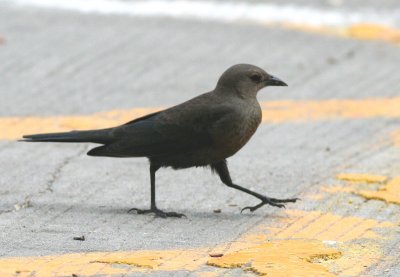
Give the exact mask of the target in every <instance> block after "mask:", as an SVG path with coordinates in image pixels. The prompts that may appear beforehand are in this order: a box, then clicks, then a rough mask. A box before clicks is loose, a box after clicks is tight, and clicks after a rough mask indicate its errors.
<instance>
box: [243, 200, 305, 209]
mask: <svg viewBox="0 0 400 277" xmlns="http://www.w3.org/2000/svg"><path fill="white" fill-rule="evenodd" d="M297 200H300V199H299V198H289V199H277V198H270V197H264V198H263V199H262V200H261V203H260V204H258V205H255V206H249V207H244V208H243V209H242V210H241V212H240V213H243V211H245V210H249V211H250V212H254V211H255V210H257V209H259V208H261V207H262V206H264V205H270V206H273V207H278V208H285V204H282V203H295V202H296V201H297Z"/></svg>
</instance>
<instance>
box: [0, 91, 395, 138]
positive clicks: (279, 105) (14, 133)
mask: <svg viewBox="0 0 400 277" xmlns="http://www.w3.org/2000/svg"><path fill="white" fill-rule="evenodd" d="M261 107H262V111H263V122H265V123H285V122H294V123H301V122H306V121H319V120H336V119H366V118H400V109H399V107H400V97H394V98H377V99H345V100H309V101H306V100H303V101H295V100H285V101H271V102H263V103H261ZM160 109H161V108H136V109H131V110H114V111H108V112H100V113H95V114H92V115H71V116H48V117H45V116H27V117H2V118H0V139H2V140H14V139H19V138H21V137H22V135H24V134H34V133H45V132H64V131H69V130H83V129H97V128H106V127H112V126H115V125H119V124H122V123H125V122H127V121H129V120H131V119H133V118H137V117H140V116H143V115H146V114H148V113H152V112H155V111H158V110H160Z"/></svg>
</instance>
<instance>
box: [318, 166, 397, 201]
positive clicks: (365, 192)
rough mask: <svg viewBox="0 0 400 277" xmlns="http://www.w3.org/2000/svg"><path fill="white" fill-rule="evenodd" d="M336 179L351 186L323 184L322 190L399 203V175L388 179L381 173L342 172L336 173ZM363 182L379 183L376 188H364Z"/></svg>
mask: <svg viewBox="0 0 400 277" xmlns="http://www.w3.org/2000/svg"><path fill="white" fill-rule="evenodd" d="M337 179H339V180H343V181H346V183H347V184H350V185H352V187H348V186H325V187H323V188H322V191H325V192H329V193H337V192H347V193H354V194H357V195H359V196H362V197H364V198H365V199H375V200H382V201H385V202H386V203H392V204H397V205H400V176H397V177H394V178H392V179H390V178H388V177H386V176H381V175H372V174H349V173H344V174H339V175H337ZM357 184H358V186H357ZM363 184H373V185H375V186H376V185H379V187H378V189H377V190H371V189H370V188H369V187H368V189H365V188H366V187H365V186H364V185H363Z"/></svg>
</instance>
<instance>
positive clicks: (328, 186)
mask: <svg viewBox="0 0 400 277" xmlns="http://www.w3.org/2000/svg"><path fill="white" fill-rule="evenodd" d="M0 36H1V37H3V38H4V39H5V43H3V44H0V60H1V61H2V62H1V63H2V66H0V76H1V82H0V94H1V99H2V100H1V101H0V115H1V118H0V122H2V121H1V120H3V119H13V120H15V125H14V127H15V128H17V126H19V124H21V122H32V124H35V125H39V124H43V126H42V127H43V128H45V129H48V131H52V130H54V129H57V128H65V129H73V128H77V127H79V123H78V122H75V121H74V120H72V119H71V120H69V121H67V122H68V124H67V125H66V126H61V127H60V126H54V125H51V124H48V123H46V122H48V121H45V120H46V119H49V118H50V119H51V118H55V117H56V116H67V117H68V116H75V115H76V116H86V115H92V114H95V113H97V112H109V111H112V110H117V111H125V110H126V109H132V108H149V109H153V108H157V107H166V106H170V105H173V104H176V103H179V102H181V101H184V100H186V99H189V98H191V97H193V96H195V95H198V94H199V93H202V92H204V91H207V90H210V89H212V88H213V86H214V85H215V82H216V80H217V78H218V76H219V74H221V72H223V70H225V68H227V67H228V66H230V65H232V64H235V63H238V62H247V63H253V64H256V65H258V66H260V67H263V68H265V69H267V70H268V71H269V72H271V73H273V74H274V75H276V76H279V77H280V78H281V79H283V80H285V81H287V83H288V84H289V87H288V88H284V89H283V88H270V89H266V90H264V91H262V92H260V94H259V99H260V101H262V102H265V103H269V102H274V103H276V102H278V104H279V103H281V102H279V101H285V100H288V101H289V100H290V101H293V105H294V106H290V107H291V108H290V109H288V111H287V113H289V114H290V113H293V112H295V111H296V108H295V107H298V106H299V105H300V106H301V105H306V104H307V103H310V102H313V103H315V101H317V105H316V106H317V107H319V108H315V107H314V114H315V116H314V117H307V116H306V115H304V116H303V118H302V119H301V120H299V121H296V120H293V118H292V117H290V116H289V117H288V116H286V115H285V114H282V117H281V119H282V120H281V121H280V122H279V123H272V122H268V121H266V122H264V123H263V124H262V125H261V126H260V128H259V130H258V131H257V133H256V135H255V136H254V138H253V139H252V140H251V141H250V142H249V144H248V145H247V146H246V147H245V148H244V149H243V150H241V151H240V152H239V153H238V154H237V155H236V156H235V157H233V158H231V159H229V165H230V168H231V171H232V175H233V176H232V177H233V179H234V180H235V181H236V182H237V183H238V184H241V185H244V186H246V187H249V188H252V189H255V190H257V191H260V192H263V193H265V194H267V195H269V196H273V197H300V198H301V199H302V201H301V202H299V203H296V204H289V205H288V207H287V208H288V209H287V210H286V211H284V210H279V209H276V208H269V207H265V208H262V209H260V210H258V211H257V212H255V213H254V214H250V213H244V214H240V209H241V207H244V206H247V205H252V204H257V200H256V199H253V198H251V197H248V196H246V195H244V194H242V193H240V192H237V191H234V190H232V189H229V188H227V187H226V186H224V185H223V184H221V183H220V181H219V179H218V178H217V176H213V175H212V174H211V173H210V172H209V170H206V169H189V170H184V171H173V170H171V169H163V170H160V171H159V173H157V182H158V183H157V199H158V205H159V206H160V208H163V209H166V210H174V211H177V212H182V213H185V214H186V215H187V219H165V220H163V219H157V218H153V217H152V216H139V215H132V214H127V213H126V211H127V210H128V209H129V208H131V207H134V206H135V207H146V206H147V205H149V184H148V183H149V177H148V175H149V174H148V164H147V161H146V160H145V159H126V160H125V159H108V158H91V157H87V156H86V155H85V152H86V151H87V150H88V149H89V147H90V146H88V145H74V144H67V145H66V144H25V143H18V142H15V141H13V140H6V139H3V140H1V141H0V157H1V158H0V195H1V201H0V209H1V211H0V228H1V237H0V244H1V247H0V255H1V257H2V258H1V259H0V273H1V274H0V275H2V276H8V275H7V274H11V273H13V274H14V273H15V274H22V275H21V276H23V274H27V275H29V274H31V273H32V272H36V274H37V276H46V274H48V275H49V276H51V275H52V274H53V275H57V276H62V275H71V274H78V275H96V274H97V275H102V274H105V275H108V274H109V275H111V274H115V275H123V274H125V275H129V276H130V275H135V276H136V275H140V274H152V275H159V276H165V275H167V274H169V275H171V276H172V275H174V276H175V275H182V276H186V275H194V276H195V275H205V274H209V275H221V276H222V275H231V274H232V275H234V274H236V275H238V276H240V275H242V274H245V271H243V270H247V271H246V274H250V275H252V274H257V272H258V273H260V274H261V273H265V272H267V273H268V268H267V269H265V268H264V267H263V266H260V265H259V264H262V265H264V264H265V259H266V260H267V261H270V259H271V258H270V257H267V258H266V257H264V256H257V255H256V256H254V257H257V258H255V259H256V261H258V260H257V259H260V260H261V261H264V263H255V262H253V264H252V263H251V261H249V260H246V259H247V256H245V255H244V254H243V249H253V247H263V248H260V249H262V251H261V252H262V253H266V252H269V251H270V249H271V248H270V247H273V245H272V246H271V245H268V244H265V243H267V242H268V243H269V242H271V243H272V244H273V243H275V242H276V243H281V244H279V245H278V247H281V249H282V252H287V250H288V249H298V248H302V249H304V248H307V247H306V246H304V245H303V244H301V245H298V243H299V241H301V243H303V242H304V243H311V244H306V245H308V246H309V248H310V249H313V251H314V252H312V253H305V254H304V253H302V254H301V255H303V254H304V255H306V256H304V257H306V258H304V259H310V261H313V262H314V263H311V262H307V263H306V264H305V266H303V268H307V270H309V271H304V272H303V273H302V274H303V276H310V275H312V274H316V275H319V276H322V275H324V274H326V275H327V276H328V275H329V274H338V275H343V276H357V275H361V274H365V275H374V276H382V272H383V275H384V276H398V274H400V267H399V266H398V264H399V262H400V260H399V259H400V258H399V255H398V252H399V248H400V233H399V225H398V224H399V223H400V216H399V214H400V213H399V211H400V207H399V205H398V204H396V203H386V202H385V201H384V200H385V199H377V200H367V198H366V197H363V196H360V194H359V192H361V191H365V190H368V191H374V190H375V191H377V190H378V189H379V188H382V187H383V186H385V185H387V184H388V181H387V180H384V181H382V180H383V179H382V180H381V181H376V180H373V181H371V182H370V181H369V178H371V177H370V175H367V176H362V177H361V181H360V180H359V182H358V183H355V182H348V181H346V180H343V179H342V180H338V179H336V175H337V174H340V173H365V174H375V175H376V174H377V175H382V176H386V177H388V178H389V179H388V180H391V179H392V178H394V177H396V176H398V175H399V170H400V168H399V161H400V158H399V157H400V156H399V153H400V148H399V147H398V137H400V136H399V135H398V132H399V129H400V126H399V116H398V115H397V113H396V112H390V111H388V107H392V106H390V105H391V104H388V103H397V102H390V101H396V100H395V99H397V98H396V97H399V96H400V95H399V91H400V82H399V77H398V74H397V71H398V65H399V63H400V48H399V47H398V46H396V45H394V44H389V43H385V42H382V41H362V40H352V39H345V38H340V37H335V36H327V35H323V34H314V33H307V32H300V31H294V30H289V29H282V28H272V27H266V26H255V25H251V24H244V23H237V24H223V23H215V22H199V21H190V20H172V19H166V18H136V17H129V16H116V15H108V16H106V15H96V14H84V15H83V14H80V13H76V12H65V11H59V10H54V11H49V10H46V9H40V8H26V7H18V6H14V5H5V4H2V6H1V7H0ZM371 98H374V99H378V100H382V99H383V100H385V99H386V100H388V101H389V102H379V101H376V108H377V109H380V110H382V113H381V114H380V115H377V114H376V113H373V112H372V111H371V110H372V109H370V108H368V106H367V108H365V106H363V105H364V104H363V103H364V102H363V101H365V100H366V99H371ZM330 99H339V100H343V101H345V102H340V103H339V104H336V105H337V106H339V107H343V105H346V104H345V103H347V102H346V101H348V100H349V99H353V100H357V101H360V106H357V105H355V106H354V105H353V106H348V107H347V106H346V107H347V108H346V109H347V110H348V111H349V112H348V113H349V114H351V115H352V116H344V115H343V114H346V113H344V112H337V111H335V109H333V111H332V109H331V107H332V105H335V104H326V102H324V101H328V100H330ZM393 99H394V100H393ZM300 101H302V102H300ZM304 103H306V104H304ZM318 103H322V104H320V105H319V104H318ZM324 103H325V104H324ZM279 107H280V106H279ZM279 107H278V108H276V107H275V108H276V109H279ZM307 107H308V106H307ZM358 107H361V108H362V107H364V110H365V111H364V114H366V115H367V116H361V115H360V113H358ZM273 109H274V107H271V106H268V107H266V108H265V110H266V111H269V112H271V111H272V112H273ZM391 109H392V110H395V108H391ZM310 113H313V111H310ZM324 114H325V115H326V114H335V115H336V116H333V117H332V116H331V117H327V116H323V115H324ZM38 116H40V117H41V118H39V119H37V118H36V119H35V120H34V121H29V120H31V119H32V117H38ZM299 116H300V117H301V115H299ZM94 118H96V115H94ZM117 118H118V117H117ZM41 119H42V121H40V120H41ZM94 120H96V119H94ZM99 120H100V119H99ZM41 122H42V123H41ZM50 122H51V121H50ZM121 123H123V122H121ZM7 126H8V127H7V128H5V127H4V126H3V127H1V126H0V128H1V129H0V130H1V132H2V133H7V132H8V131H9V130H10V128H11V129H12V128H13V127H9V125H7ZM396 145H397V146H396ZM396 184H397V183H396ZM396 184H395V186H397V185H396ZM398 187H400V184H399V185H398ZM399 190H400V188H399ZM399 190H397V192H398V191H399ZM395 193H396V192H394V194H395ZM215 209H221V211H222V212H221V213H214V212H213V210H215ZM319 221H320V222H321V224H315V223H318V222H319ZM291 226H292V227H291ZM321 226H322V227H324V228H322V227H321ZM348 226H353V227H351V228H349V227H348ZM290 228H292V229H290ZM318 228H319V229H318ZM317 229H318V230H317ZM331 229H332V230H333V231H332V232H328V231H329V230H331ZM285 230H286V231H285ZM287 230H289V231H287ZM302 230H308V231H307V232H303V233H302V232H301V231H302ZM324 230H325V231H324ZM326 230H328V231H326ZM324 232H325V233H324ZM279 234H280V235H279ZM82 235H84V236H85V241H78V240H74V239H73V237H77V236H82ZM310 241H312V242H310ZM315 241H317V243H319V244H318V245H315V244H314V242H315ZM260 245H261V246H260ZM257 249H258V248H257ZM327 249H328V250H327ZM145 250H146V251H148V252H145V253H143V252H141V251H145ZM117 251H126V252H124V253H123V254H120V256H118V257H113V256H112V253H114V252H115V253H119V252H117ZM157 251H158V252H157ZM160 251H161V252H160ZM174 251H175V252H174ZM241 251H242V252H241ZM254 251H256V250H254ZM89 252H93V253H92V254H90V255H93V256H90V255H89V254H88V253H89ZM293 252H294V254H292V256H290V259H291V258H293V257H295V258H296V257H303V256H301V255H300V254H299V253H298V252H296V251H294V250H293ZM74 253H75V254H74ZM77 253H78V254H77ZM82 253H86V254H82ZM96 253H97V254H96ZM209 253H222V254H224V256H223V257H222V258H215V259H214V258H212V257H209ZM257 253H258V252H257ZM61 254H73V255H77V256H59V255H61ZM43 255H50V256H49V257H50V258H47V260H40V259H38V258H35V257H38V256H43ZM85 255H89V256H88V257H89V258H88V260H85V259H84V258H83V257H84V256H85ZM307 255H308V256H307ZM318 255H320V256H318ZM324 255H325V256H324ZM278 256H279V255H278ZM9 257H28V258H27V259H23V258H18V259H17V260H10V259H9ZM29 257H31V258H29ZM107 257H108V258H107ZM149 257H150V258H149ZM179 257H181V258H179ZM182 257H186V258H187V259H184V258H182ZM254 257H253V258H254ZM279 257H280V256H279ZM318 257H320V258H321V257H322V258H321V260H318ZM157 259H159V260H160V262H159V263H155V264H154V260H157ZM218 259H219V260H218ZM285 259H286V258H285V257H281V259H278V260H277V261H274V263H272V264H271V265H270V270H272V269H274V270H275V269H276V268H278V269H279V268H282V267H283V268H287V270H289V268H291V267H290V266H292V264H290V263H289V262H287V260H285ZM290 259H288V260H290ZM299 259H300V258H299ZM304 259H303V260H304ZM149 260H150V261H153V263H151V262H149ZM96 261H97V262H98V263H96ZM157 261H158V260H157ZM182 261H183V262H182ZM46 264H47V266H46ZM99 264H100V265H101V266H100V265H99ZM121 264H122V265H121ZM207 264H208V265H207ZM309 264H311V267H310V269H308V266H310V265H309ZM6 265H7V266H6ZM50 265H52V266H53V265H54V266H53V267H52V266H50ZM235 265H236V266H235ZM237 265H242V266H237ZM315 265H318V267H314V266H315ZM237 267H239V269H238V268H237ZM222 268H223V269H222ZM278 269H277V270H278ZM2 270H3V271H2ZM249 270H250V271H249ZM282 270H283V269H281V273H282V274H284V273H285V271H284V270H283V271H282ZM294 270H296V268H295V269H294ZM249 272H250V273H249ZM276 272H279V270H278V271H273V273H274V274H275V275H276V274H277V273H276ZM286 273H287V272H286Z"/></svg>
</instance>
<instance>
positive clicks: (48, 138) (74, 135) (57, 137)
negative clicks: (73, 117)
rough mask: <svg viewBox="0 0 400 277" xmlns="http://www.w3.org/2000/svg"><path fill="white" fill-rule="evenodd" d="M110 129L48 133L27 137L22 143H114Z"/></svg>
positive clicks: (24, 137)
mask: <svg viewBox="0 0 400 277" xmlns="http://www.w3.org/2000/svg"><path fill="white" fill-rule="evenodd" d="M111 135H112V134H111V132H110V129H102V130H89V131H71V132H65V133H48V134H35V135H25V136H23V139H22V140H21V141H27V142H93V143H102V144H105V143H108V142H110V141H112V137H111Z"/></svg>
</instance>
